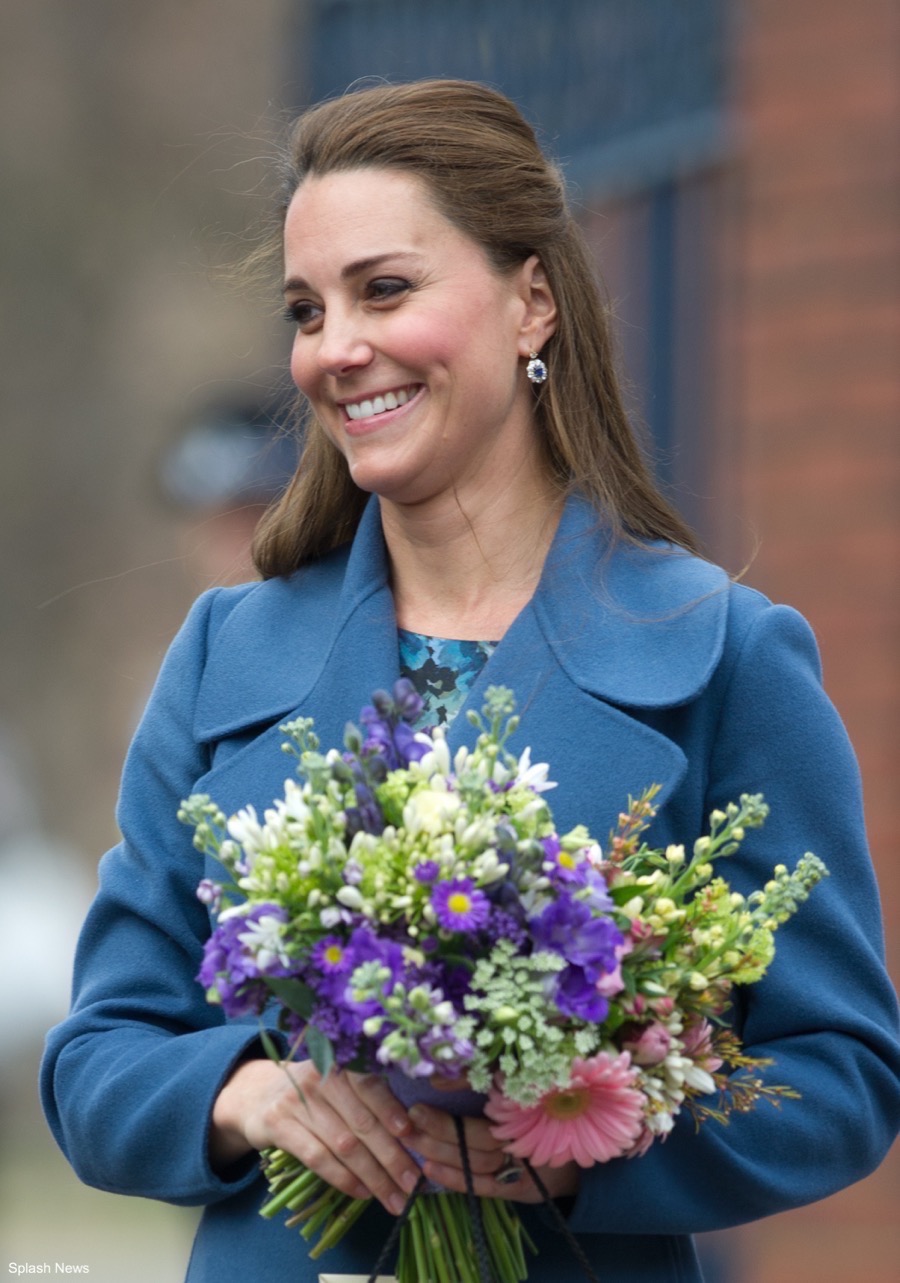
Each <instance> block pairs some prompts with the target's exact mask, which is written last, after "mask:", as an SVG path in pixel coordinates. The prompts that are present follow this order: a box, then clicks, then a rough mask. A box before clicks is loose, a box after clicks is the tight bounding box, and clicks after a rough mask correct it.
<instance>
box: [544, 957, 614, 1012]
mask: <svg viewBox="0 0 900 1283" xmlns="http://www.w3.org/2000/svg"><path fill="white" fill-rule="evenodd" d="M553 1001H554V1002H555V1003H556V1005H557V1007H558V1008H559V1010H560V1011H561V1012H562V1014H563V1015H564V1016H574V1017H575V1018H576V1019H578V1020H587V1021H589V1022H590V1023H591V1024H599V1023H600V1022H601V1021H602V1020H605V1019H606V1017H607V1015H608V1013H609V1003H608V1001H607V1000H606V998H604V997H603V995H602V994H601V993H600V991H599V990H598V989H597V985H596V982H595V981H594V979H592V977H591V973H590V972H589V971H587V970H585V968H584V967H576V966H568V967H566V969H565V971H563V972H561V973H560V974H559V976H558V977H557V978H556V987H555V990H554V991H553Z"/></svg>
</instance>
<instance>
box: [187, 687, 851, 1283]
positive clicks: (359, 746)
mask: <svg viewBox="0 0 900 1283" xmlns="http://www.w3.org/2000/svg"><path fill="white" fill-rule="evenodd" d="M420 712H421V701H420V700H419V697H418V696H417V695H416V693H415V691H414V689H413V688H412V686H411V684H410V683H409V682H407V681H404V680H401V681H400V682H398V683H397V684H396V686H395V687H394V689H393V691H392V692H391V693H387V692H376V694H375V695H374V696H373V700H372V705H371V706H369V707H367V708H364V709H363V710H362V713H361V717H360V721H361V724H362V727H361V729H357V727H356V726H354V725H349V726H348V728H347V732H346V736H345V746H344V749H343V751H341V750H338V749H330V750H329V751H328V752H325V753H323V752H320V748H319V744H318V741H317V739H316V737H315V734H314V732H313V726H312V722H311V720H309V719H302V718H301V719H298V720H297V721H295V722H291V723H289V724H287V725H285V726H284V727H283V728H282V729H283V731H284V732H285V734H286V736H287V737H288V740H287V743H286V744H285V746H284V747H285V750H286V751H288V752H290V753H292V754H293V755H295V756H296V758H297V759H298V773H299V776H300V779H299V780H297V779H293V778H290V779H288V780H286V782H285V786H284V796H283V797H282V798H279V799H278V800H276V801H275V803H274V805H273V807H272V809H270V810H267V811H266V812H265V815H264V817H263V819H262V820H260V819H259V817H258V816H257V814H256V813H255V811H254V810H253V809H252V808H249V807H248V808H246V809H244V810H242V811H239V812H238V813H237V814H236V815H234V816H232V817H231V818H226V816H225V815H224V814H223V813H222V812H221V811H220V810H219V808H218V807H217V806H216V805H215V803H214V802H212V801H211V800H210V799H209V797H207V796H205V795H194V796H192V797H191V798H189V799H188V800H187V801H186V802H184V803H183V804H182V808H181V810H180V812H179V817H180V818H181V819H182V820H183V821H184V822H185V823H188V824H190V825H193V826H194V828H195V836H194V843H195V846H196V847H197V848H198V849H199V850H200V851H203V852H205V853H209V854H212V855H213V856H214V857H215V858H216V859H217V860H218V861H219V863H220V864H221V865H222V866H223V869H224V870H226V871H227V872H228V873H229V874H230V877H231V882H230V883H228V884H226V883H224V882H223V883H216V882H212V881H210V880H206V879H205V880H204V881H203V882H202V883H201V884H200V887H199V888H198V895H199V897H200V898H201V899H202V900H203V901H204V902H206V903H207V904H209V905H210V906H211V908H212V909H213V911H214V914H215V929H214V930H213V933H212V935H211V937H210V939H209V941H208V942H207V945H206V948H205V954H204V958H203V963H202V966H201V969H200V974H199V977H198V979H199V980H200V982H201V983H202V984H203V985H204V987H205V989H206V992H207V998H208V999H209V1001H210V1002H214V1003H220V1004H221V1005H222V1007H223V1009H224V1011H225V1013H226V1014H227V1015H229V1016H243V1015H247V1014H248V1013H256V1014H259V1015H260V1016H261V1015H262V1013H263V1011H264V1010H267V1009H268V1010H269V1011H271V1009H272V1008H271V1004H273V1003H274V1009H275V1012H277V1022H278V1025H279V1027H280V1028H281V1030H282V1031H283V1033H284V1036H285V1039H286V1044H287V1045H288V1046H289V1048H290V1050H289V1052H288V1054H287V1058H288V1059H289V1058H291V1057H295V1058H296V1057H300V1056H303V1057H312V1059H313V1061H314V1062H315V1064H316V1066H317V1068H318V1069H319V1071H320V1072H321V1073H322V1074H326V1073H328V1072H332V1071H339V1070H341V1069H342V1068H345V1067H350V1068H358V1069H364V1070H367V1071H372V1070H374V1071H376V1072H385V1073H391V1074H393V1075H398V1074H399V1075H403V1076H406V1077H407V1078H409V1079H428V1078H431V1077H432V1076H435V1075H438V1076H441V1077H444V1078H460V1077H465V1078H467V1080H468V1083H469V1084H470V1086H471V1088H472V1089H473V1091H475V1092H478V1093H483V1111H484V1114H485V1116H486V1117H487V1118H488V1119H489V1120H490V1121H491V1123H492V1124H493V1132H494V1135H495V1136H496V1137H497V1138H498V1139H499V1140H502V1141H504V1142H505V1145H504V1148H505V1150H506V1151H507V1152H508V1153H509V1154H510V1155H512V1156H514V1157H515V1158H516V1159H519V1160H522V1161H523V1162H524V1163H525V1164H526V1165H527V1166H528V1169H529V1171H530V1172H532V1173H533V1172H534V1168H535V1167H541V1166H542V1165H545V1164H549V1165H550V1166H557V1165H561V1164H563V1163H566V1162H569V1161H571V1160H574V1161H575V1162H577V1163H578V1164H580V1165H581V1166H583V1167H588V1166H591V1165H592V1164H594V1163H602V1162H608V1161H609V1160H610V1159H613V1158H617V1157H621V1156H625V1157H636V1156H639V1155H641V1154H643V1153H645V1152H646V1150H647V1149H648V1148H649V1147H650V1146H651V1145H652V1144H654V1143H655V1142H657V1141H661V1140H664V1139H665V1136H666V1134H667V1133H668V1132H669V1131H670V1130H671V1128H672V1126H673V1122H674V1120H675V1118H676V1116H677V1115H678V1114H679V1113H680V1111H681V1110H683V1109H687V1110H689V1111H691V1112H692V1113H693V1114H694V1116H695V1118H696V1119H697V1120H698V1122H699V1121H700V1120H702V1119H704V1118H707V1117H713V1118H716V1119H719V1120H721V1121H725V1120H726V1119H727V1116H728V1114H729V1113H730V1112H731V1111H732V1110H738V1111H744V1110H749V1109H751V1108H752V1107H754V1105H755V1104H756V1102H757V1101H758V1100H760V1099H761V1098H768V1099H770V1100H772V1101H773V1102H774V1103H778V1100H779V1098H780V1097H783V1096H790V1095H793V1094H794V1093H793V1092H792V1091H791V1089H790V1088H789V1087H784V1086H773V1085H770V1084H767V1083H765V1082H764V1081H763V1079H762V1077H761V1075H760V1071H761V1069H762V1068H764V1066H765V1065H766V1064H767V1063H768V1062H766V1061H762V1060H759V1059H754V1058H751V1057H749V1056H747V1055H746V1054H745V1053H744V1052H743V1049H742V1047H741V1044H740V1041H739V1039H738V1037H737V1035H736V1034H735V1033H734V1031H733V1030H732V1029H731V1028H730V1027H729V1025H728V1023H727V1019H726V1017H727V1012H728V1008H729V1003H730V996H731V990H732V986H734V985H742V984H752V983H753V982H754V981H757V980H759V979H760V978H761V977H762V975H763V974H764V973H765V971H766V968H767V967H768V965H769V963H770V962H771V960H772V957H773V954H774V940H773V937H774V932H775V930H776V928H777V927H778V925H779V924H781V923H783V922H784V921H786V919H787V918H788V917H789V916H790V915H791V914H792V913H793V912H794V911H795V910H796V909H797V907H798V905H799V904H800V902H801V901H802V900H804V899H805V898H806V897H807V895H808V894H809V891H810V889H811V888H812V887H813V886H814V884H815V883H816V882H817V881H818V880H819V879H820V878H821V877H822V876H823V875H825V874H826V873H827V870H826V869H825V867H824V865H823V864H822V862H821V860H819V859H818V858H817V857H816V856H814V855H811V854H806V855H804V856H803V857H802V858H801V859H800V861H799V863H798V864H797V867H796V869H795V870H794V872H792V873H791V872H789V871H788V869H787V868H786V867H785V866H784V865H782V864H779V865H777V866H776V867H775V869H774V871H773V873H772V877H771V880H770V881H768V882H767V883H766V885H765V886H764V887H762V888H761V889H760V890H758V891H755V892H754V893H753V894H752V895H750V896H749V897H747V898H745V897H743V896H741V895H739V894H737V893H735V892H733V891H732V890H731V889H730V887H729V885H728V883H727V882H726V881H725V880H724V879H723V878H722V877H721V876H718V874H717V871H716V864H715V862H716V861H717V860H718V859H720V858H722V857H725V856H728V855H731V854H733V853H734V852H735V851H736V850H737V849H738V846H739V844H740V842H741V840H742V838H743V836H744V832H745V830H747V829H749V828H756V827H759V826H760V825H762V823H763V822H764V820H765V817H766V815H767V813H768V808H767V806H766V804H765V802H764V801H763V799H762V797H761V796H759V795H757V796H749V795H744V796H742V797H741V799H740V801H739V802H737V803H731V804H729V805H728V806H727V807H726V808H725V810H724V811H714V812H713V814H712V815H711V816H710V830H709V833H708V835H706V836H703V837H701V838H700V839H699V840H698V841H696V842H695V843H694V845H693V849H692V851H691V852H690V853H688V852H686V851H685V849H684V848H683V847H682V846H670V847H668V848H667V849H666V850H657V849H652V848H650V847H649V846H648V845H647V844H646V842H645V841H644V839H643V834H644V833H645V831H646V829H647V828H648V827H649V825H650V823H651V822H652V819H653V816H654V814H655V811H654V805H653V803H654V797H655V795H656V793H657V792H658V789H657V788H656V787H655V786H652V787H649V788H648V789H647V790H646V791H645V792H644V793H643V794H642V795H640V796H639V797H637V798H635V799H631V800H629V803H628V806H627V809H626V810H625V811H624V812H623V813H622V814H621V815H620V816H619V817H618V822H617V826H616V828H615V829H614V830H613V832H612V833H611V834H610V836H609V840H608V842H607V843H606V845H605V847H604V848H601V846H600V844H599V843H598V842H597V841H596V840H595V839H594V838H593V837H592V836H591V835H590V834H589V833H588V831H587V830H586V829H585V828H583V827H580V826H579V827H576V828H574V829H572V830H571V831H570V832H567V833H558V832H557V831H556V828H555V826H554V820H553V815H552V812H551V809H550V806H549V805H548V803H547V800H546V794H547V792H548V791H549V790H550V789H552V788H553V787H554V785H553V784H552V783H551V782H550V781H549V780H548V767H547V766H546V765H540V764H534V763H532V762H531V759H530V751H529V750H528V749H527V748H526V749H525V751H524V752H522V753H521V754H520V755H519V756H518V757H517V756H514V755H513V754H512V753H511V752H510V750H509V748H508V747H507V744H508V740H509V738H510V736H511V735H512V734H513V733H514V731H515V730H516V727H517V725H518V718H517V717H516V716H515V715H514V700H513V697H512V694H511V692H509V691H508V690H506V689H504V688H499V687H494V688H491V689H490V690H489V691H488V692H487V694H486V703H485V706H484V709H483V713H482V715H481V716H478V715H470V716H471V717H472V720H473V722H474V724H475V725H476V727H477V729H478V731H479V735H478V739H477V742H476V744H475V747H474V748H473V749H469V748H465V747H463V748H460V749H458V750H457V752H456V753H455V754H454V755H453V756H452V757H451V754H450V750H449V748H448V745H447V742H446V739H445V735H444V731H443V729H442V728H440V727H438V728H436V729H433V730H430V731H427V732H421V731H420V732H415V731H414V730H413V723H414V722H415V721H416V719H417V718H418V717H419V715H420ZM261 1036H262V1038H263V1041H264V1044H265V1045H266V1048H267V1050H268V1052H269V1054H270V1055H272V1056H273V1057H274V1058H275V1059H278V1060H282V1059H284V1058H285V1057H284V1049H283V1048H282V1049H279V1048H278V1047H276V1045H275V1040H274V1039H273V1038H272V1037H271V1035H270V1034H268V1033H267V1032H266V1031H265V1030H262V1033H261ZM264 1162H265V1170H266V1174H267V1178H268V1181H269V1185H270V1194H271V1197H270V1198H269V1200H268V1202H267V1204H266V1205H265V1207H264V1208H263V1215H270V1216H271V1215H274V1214H276V1213H277V1212H279V1211H281V1210H283V1209H288V1210H289V1211H290V1212H291V1214H292V1215H291V1218H290V1221H289V1224H299V1225H301V1226H302V1233H303V1234H304V1235H305V1237H307V1239H309V1240H315V1238H316V1235H319V1237H318V1241H316V1242H314V1245H313V1247H312V1249H311V1255H313V1256H317V1255H318V1254H319V1253H320V1252H321V1251H323V1250H324V1249H325V1248H327V1247H328V1246H330V1245H332V1244H333V1243H335V1242H337V1241H338V1240H339V1238H340V1237H341V1235H342V1234H343V1233H345V1232H346V1230H347V1229H348V1228H349V1226H350V1225H351V1224H352V1222H353V1221H354V1220H355V1219H356V1217H357V1216H358V1215H359V1214H360V1212H361V1211H362V1210H363V1209H364V1208H365V1206H366V1201H361V1200H352V1199H350V1198H349V1197H348V1196H346V1195H344V1194H342V1193H341V1192H340V1191H337V1190H335V1189H332V1188H331V1187H329V1186H327V1185H326V1184H325V1182H323V1181H322V1180H321V1178H319V1177H318V1176H316V1175H315V1174H314V1173H312V1172H310V1171H307V1170H306V1169H305V1168H303V1166H302V1165H301V1164H300V1163H299V1162H298V1161H297V1160H296V1159H295V1158H293V1157H292V1156H290V1155H288V1154H285V1153H284V1152H282V1151H278V1150H275V1151H269V1152H268V1153H267V1154H266V1155H265V1156H264ZM479 1202H480V1204H481V1207H480V1209H477V1208H476V1209H474V1210H475V1213H476V1217H479V1216H480V1219H481V1224H479V1225H478V1226H473V1218H472V1215H471V1214H470V1211H471V1210H472V1209H471V1205H470V1204H469V1203H467V1201H466V1200H465V1198H464V1197H463V1196H461V1195H455V1194H451V1193H448V1192H439V1191H438V1192H428V1193H427V1194H426V1195H425V1196H424V1197H420V1198H417V1199H415V1200H411V1204H410V1207H409V1208H408V1211H409V1217H408V1220H405V1221H404V1224H403V1232H402V1234H401V1236H400V1251H399V1263H398V1267H397V1277H398V1280H399V1283H426V1280H434V1283H477V1281H478V1279H479V1273H478V1269H477V1267H476V1265H475V1252H474V1250H473V1234H476V1235H477V1236H478V1237H480V1238H481V1239H482V1241H483V1242H486V1244H487V1250H488V1254H489V1257H490V1269H491V1271H492V1273H493V1275H494V1278H495V1279H496V1280H498V1281H499V1283H518V1281H519V1280H523V1279H525V1278H526V1277H527V1270H526V1265H525V1255H524V1251H523V1242H525V1241H527V1236H526V1235H525V1232H524V1229H523V1227H522V1225H521V1223H520V1221H519V1220H518V1217H517V1216H516V1213H515V1210H514V1207H513V1205H512V1204H511V1203H509V1202H507V1201H506V1200H499V1199H497V1200H495V1199H483V1200H479ZM479 1231H483V1233H479Z"/></svg>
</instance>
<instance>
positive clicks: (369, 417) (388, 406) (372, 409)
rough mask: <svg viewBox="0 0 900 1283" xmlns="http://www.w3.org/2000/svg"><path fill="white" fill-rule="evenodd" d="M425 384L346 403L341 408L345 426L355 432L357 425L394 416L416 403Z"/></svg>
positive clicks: (413, 385)
mask: <svg viewBox="0 0 900 1283" xmlns="http://www.w3.org/2000/svg"><path fill="white" fill-rule="evenodd" d="M423 389H424V384H421V383H414V384H411V385H409V384H408V385H406V386H405V387H401V388H392V389H390V391H388V392H379V393H377V394H375V395H374V396H371V397H361V398H360V399H359V400H358V401H345V402H344V404H343V405H342V406H341V409H342V410H343V412H344V422H345V426H346V427H347V428H349V429H350V431H352V430H353V428H355V427H356V426H357V425H360V426H362V424H363V423H365V424H366V425H367V426H371V424H372V423H373V422H375V421H377V420H381V419H382V418H385V417H389V416H393V414H395V413H396V412H397V411H398V410H402V409H403V408H404V406H407V405H409V404H410V403H411V402H413V401H415V400H416V399H417V398H418V396H419V394H420V393H421V392H422V391H423Z"/></svg>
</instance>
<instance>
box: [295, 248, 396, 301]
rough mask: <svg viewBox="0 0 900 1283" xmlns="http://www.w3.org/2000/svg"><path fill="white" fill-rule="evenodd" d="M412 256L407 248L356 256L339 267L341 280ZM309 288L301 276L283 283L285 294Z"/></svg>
mask: <svg viewBox="0 0 900 1283" xmlns="http://www.w3.org/2000/svg"><path fill="white" fill-rule="evenodd" d="M414 258H418V255H417V254H413V253H412V252H410V251H407V250H391V251H389V252H388V253H386V254H372V255H371V256H370V257H368V258H358V259H355V260H354V262H352V263H348V264H347V266H346V267H342V268H341V280H342V281H347V280H350V279H351V278H352V277H354V276H359V275H360V274H361V273H362V272H369V271H371V270H372V268H374V267H380V266H381V264H382V263H387V262H396V261H397V260H398V259H414ZM309 288H310V286H309V282H308V281H305V280H304V279H303V277H302V276H291V277H289V279H288V280H286V281H285V283H284V292H285V294H288V293H289V292H290V291H292V290H308V289H309Z"/></svg>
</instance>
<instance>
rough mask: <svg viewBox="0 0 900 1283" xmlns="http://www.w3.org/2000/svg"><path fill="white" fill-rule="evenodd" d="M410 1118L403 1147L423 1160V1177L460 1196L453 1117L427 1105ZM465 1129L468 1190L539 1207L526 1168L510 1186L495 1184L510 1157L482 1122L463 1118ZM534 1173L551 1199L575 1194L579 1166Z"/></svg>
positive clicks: (412, 1112) (540, 1197) (461, 1181)
mask: <svg viewBox="0 0 900 1283" xmlns="http://www.w3.org/2000/svg"><path fill="white" fill-rule="evenodd" d="M409 1118H410V1121H411V1122H412V1123H413V1125H414V1127H415V1132H414V1133H413V1135H412V1138H411V1139H410V1140H408V1141H407V1143H408V1144H410V1146H411V1148H412V1149H414V1150H415V1151H416V1153H417V1154H420V1155H421V1156H422V1158H423V1159H424V1160H425V1165H424V1172H425V1175H426V1176H427V1177H428V1178H429V1180H432V1181H434V1182H435V1184H437V1185H442V1186H443V1187H444V1188H445V1189H449V1190H454V1191H456V1192H458V1193H464V1192H465V1189H466V1178H465V1173H464V1171H463V1165H462V1156H461V1155H460V1151H459V1140H458V1138H457V1134H456V1123H455V1121H454V1119H453V1117H452V1115H450V1114H447V1113H445V1112H444V1111H443V1110H442V1109H434V1108H432V1107H431V1106H430V1105H422V1104H417V1105H413V1107H412V1108H411V1109H410V1111H409ZM463 1126H464V1127H465V1134H466V1149H467V1151H468V1155H469V1168H470V1170H471V1172H472V1186H473V1188H474V1191H475V1193H476V1194H477V1195H479V1196H480V1197H482V1198H506V1199H514V1200H515V1201H516V1202H517V1203H540V1202H542V1201H543V1197H544V1196H543V1194H541V1192H540V1190H539V1189H538V1187H537V1185H535V1183H534V1181H533V1180H532V1179H531V1177H530V1176H529V1175H528V1173H527V1171H526V1170H525V1169H524V1167H523V1168H522V1175H521V1178H520V1179H519V1180H518V1181H516V1182H515V1183H513V1184H511V1183H509V1181H508V1178H507V1180H505V1181H504V1180H498V1179H497V1175H498V1173H500V1172H501V1171H502V1169H503V1166H504V1163H505V1162H506V1160H507V1159H508V1155H507V1154H506V1153H504V1150H503V1142H502V1141H499V1140H496V1139H495V1138H494V1136H492V1135H491V1130H490V1124H489V1123H488V1122H487V1120H486V1119H484V1118H466V1119H465V1120H464V1122H463ZM535 1171H536V1172H537V1174H538V1175H539V1176H540V1178H541V1180H542V1181H543V1183H544V1185H545V1187H546V1189H547V1192H548V1194H549V1195H550V1197H551V1198H561V1197H562V1196H564V1195H568V1194H575V1193H577V1191H578V1171H579V1169H578V1164H577V1163H566V1164H564V1165H563V1166H562V1167H538V1168H535Z"/></svg>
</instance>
